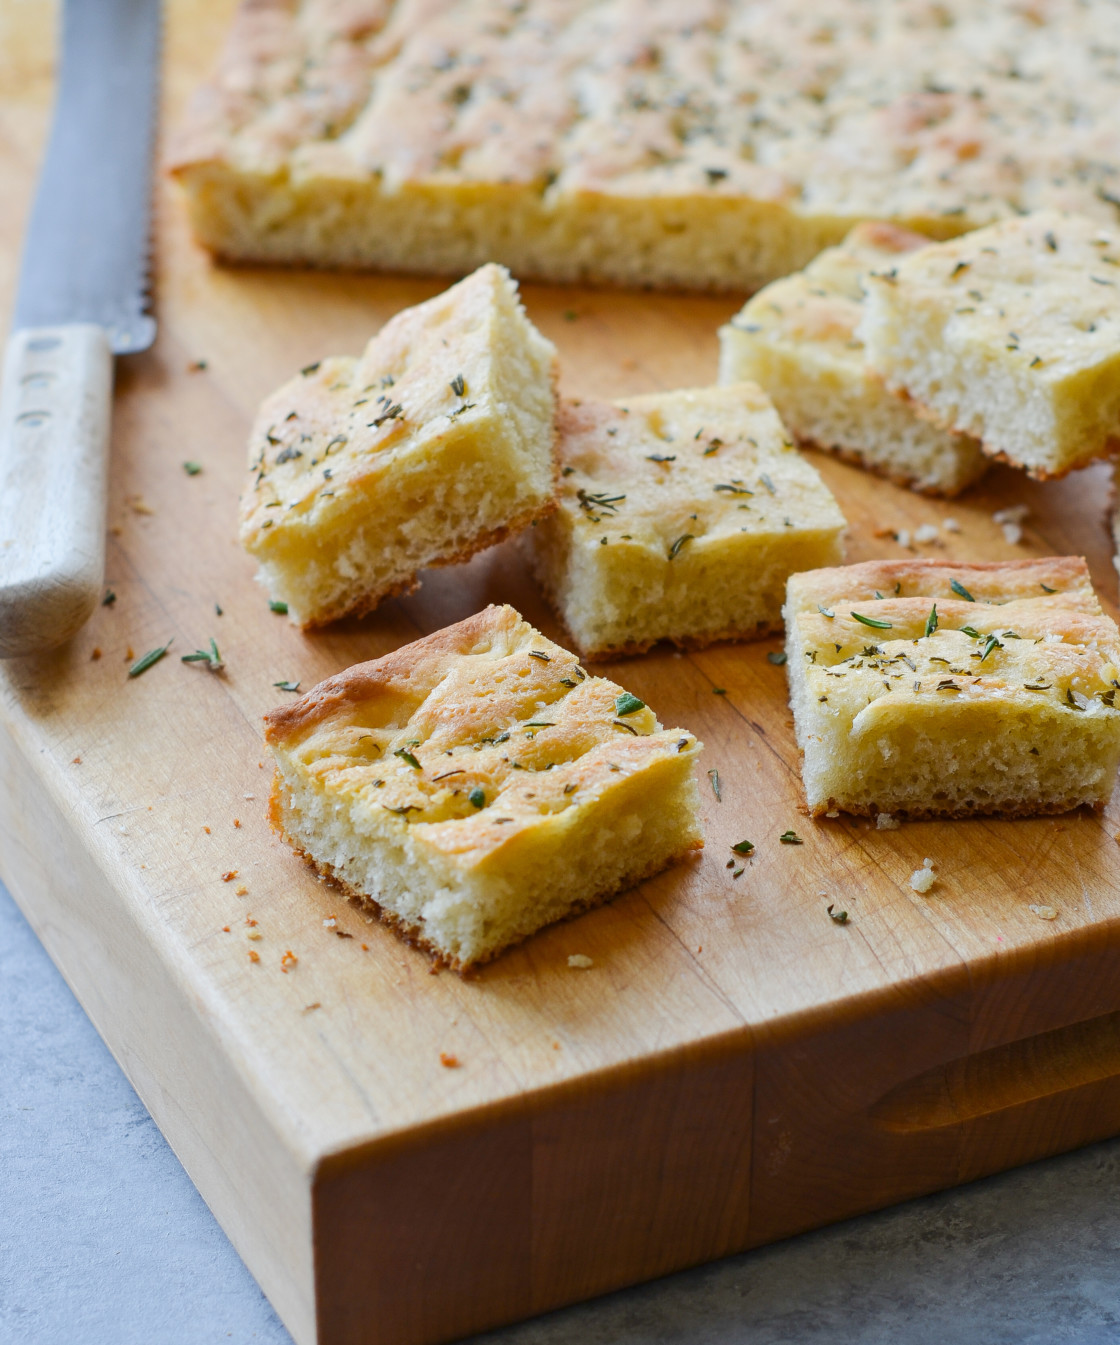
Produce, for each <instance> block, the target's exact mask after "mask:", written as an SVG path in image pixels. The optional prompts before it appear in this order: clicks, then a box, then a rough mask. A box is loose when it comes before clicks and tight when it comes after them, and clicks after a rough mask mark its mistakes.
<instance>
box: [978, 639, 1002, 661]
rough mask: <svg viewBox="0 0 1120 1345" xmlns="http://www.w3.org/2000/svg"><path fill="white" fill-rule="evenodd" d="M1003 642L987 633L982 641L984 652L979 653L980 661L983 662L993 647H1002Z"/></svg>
mask: <svg viewBox="0 0 1120 1345" xmlns="http://www.w3.org/2000/svg"><path fill="white" fill-rule="evenodd" d="M1002 648H1003V642H1002V641H1001V640H997V639H996V637H995V636H994V635H989V636H988V638H987V639H986V640H985V641H984V652H983V653H982V654H981V655H980V662H981V663H983V662H984V660H985V659H986V658H987V657H988V655H989V654H990V653H991V652H992V650H993V649H1002Z"/></svg>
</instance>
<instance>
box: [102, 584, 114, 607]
mask: <svg viewBox="0 0 1120 1345" xmlns="http://www.w3.org/2000/svg"><path fill="white" fill-rule="evenodd" d="M116 600H117V595H116V594H115V593H114V592H113V590H112V589H111V588H107V589H106V590H105V596H104V597H103V598H102V599H101V606H102V607H112V605H113V604H114V603H115V602H116Z"/></svg>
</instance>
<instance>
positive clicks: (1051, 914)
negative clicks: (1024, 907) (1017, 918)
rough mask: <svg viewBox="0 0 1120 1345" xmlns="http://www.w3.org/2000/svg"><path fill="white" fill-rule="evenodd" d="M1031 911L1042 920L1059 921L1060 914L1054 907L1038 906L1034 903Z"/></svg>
mask: <svg viewBox="0 0 1120 1345" xmlns="http://www.w3.org/2000/svg"><path fill="white" fill-rule="evenodd" d="M1030 909H1031V910H1032V911H1033V912H1034V913H1035V915H1037V916H1038V918H1039V919H1040V920H1057V918H1058V912H1057V910H1056V909H1055V908H1054V907H1053V906H1038V905H1036V904H1035V903H1034V902H1033V901H1032V902H1031V905H1030Z"/></svg>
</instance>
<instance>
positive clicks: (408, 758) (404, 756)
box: [393, 747, 421, 770]
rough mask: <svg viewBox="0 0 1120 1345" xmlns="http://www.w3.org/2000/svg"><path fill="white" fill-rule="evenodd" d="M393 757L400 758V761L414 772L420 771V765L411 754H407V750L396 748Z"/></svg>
mask: <svg viewBox="0 0 1120 1345" xmlns="http://www.w3.org/2000/svg"><path fill="white" fill-rule="evenodd" d="M393 755H394V756H395V757H400V759H401V760H402V761H407V762H408V764H409V765H410V766H411V767H412V768H413V769H414V770H420V769H421V766H420V763H419V762H418V761H417V760H416V758H415V757H414V756H413V755H412V753H411V752H409V751H408V750H407V749H405V748H403V747H398V748H397V750H396V751H395V752H394V753H393Z"/></svg>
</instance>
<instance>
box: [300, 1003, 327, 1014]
mask: <svg viewBox="0 0 1120 1345" xmlns="http://www.w3.org/2000/svg"><path fill="white" fill-rule="evenodd" d="M322 1007H323V1006H322V1004H320V1003H319V1001H318V1000H315V1002H314V1003H313V1004H305V1005H304V1006H303V1012H304V1013H310V1012H311V1010H312V1009H321V1008H322Z"/></svg>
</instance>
